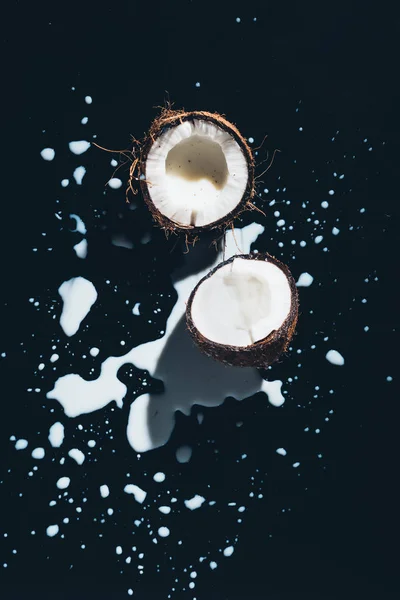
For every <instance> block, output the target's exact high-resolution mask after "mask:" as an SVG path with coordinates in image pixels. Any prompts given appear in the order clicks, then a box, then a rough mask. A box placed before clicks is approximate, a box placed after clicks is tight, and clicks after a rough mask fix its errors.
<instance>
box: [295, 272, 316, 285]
mask: <svg viewBox="0 0 400 600" xmlns="http://www.w3.org/2000/svg"><path fill="white" fill-rule="evenodd" d="M313 281H314V277H313V276H312V275H310V273H302V274H301V275H300V277H299V279H298V281H297V283H296V285H297V287H309V286H310V285H311V284H312V282H313Z"/></svg>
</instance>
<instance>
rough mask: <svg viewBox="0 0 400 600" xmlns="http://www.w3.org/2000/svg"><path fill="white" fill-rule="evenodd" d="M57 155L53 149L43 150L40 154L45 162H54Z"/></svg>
mask: <svg viewBox="0 0 400 600" xmlns="http://www.w3.org/2000/svg"><path fill="white" fill-rule="evenodd" d="M55 155H56V153H55V151H54V149H53V148H43V150H42V151H41V153H40V156H41V157H42V158H43V160H53V159H54V157H55Z"/></svg>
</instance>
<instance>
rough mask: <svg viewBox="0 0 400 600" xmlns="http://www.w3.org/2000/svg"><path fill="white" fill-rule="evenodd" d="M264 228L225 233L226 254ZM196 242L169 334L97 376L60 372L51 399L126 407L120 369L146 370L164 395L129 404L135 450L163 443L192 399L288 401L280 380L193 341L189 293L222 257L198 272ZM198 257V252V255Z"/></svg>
mask: <svg viewBox="0 0 400 600" xmlns="http://www.w3.org/2000/svg"><path fill="white" fill-rule="evenodd" d="M263 231H264V228H263V227H262V226H261V225H258V224H256V223H253V224H251V225H248V226H247V227H244V228H243V229H235V234H234V236H233V234H232V232H228V233H227V236H226V248H225V259H227V258H229V257H231V256H233V255H234V254H236V252H237V247H236V242H235V239H236V240H237V243H238V245H239V247H240V248H241V252H244V253H248V252H249V251H250V246H251V244H252V243H253V242H255V240H256V239H257V237H258V236H259V235H260V234H261V233H262V232H263ZM195 250H196V247H195V248H194V249H193V250H192V251H191V252H189V253H188V254H187V255H186V265H185V266H184V267H182V268H181V269H179V270H177V271H176V272H175V273H174V274H173V284H174V287H175V289H176V292H177V294H178V299H177V302H176V304H175V306H174V308H173V309H172V312H171V314H170V316H169V318H168V321H167V325H166V332H165V335H164V336H163V337H162V338H161V339H158V340H155V341H152V342H148V343H145V344H141V345H140V346H137V347H136V348H133V349H132V350H131V351H130V352H128V353H127V354H125V355H124V356H119V357H115V356H110V357H109V358H107V359H106V360H105V361H104V362H103V363H102V365H101V372H100V375H99V377H98V378H97V379H95V380H93V381H86V380H85V379H83V378H82V377H81V376H80V375H77V374H70V375H65V376H63V377H60V378H59V379H58V380H57V381H56V384H55V386H54V388H53V389H52V390H51V391H50V392H48V394H47V398H52V399H55V400H57V401H58V402H60V404H61V405H62V406H63V408H64V411H65V414H66V415H67V416H69V417H77V416H79V415H81V414H84V413H89V412H92V411H95V410H98V409H100V408H103V407H104V406H106V405H107V404H109V403H110V402H112V401H115V402H116V403H117V406H119V407H120V408H122V404H123V398H124V397H125V395H126V393H127V388H126V386H125V385H124V384H123V383H122V382H121V381H120V380H119V379H118V377H117V372H118V370H119V368H120V367H121V366H122V365H124V364H126V363H131V364H133V365H134V366H135V367H137V368H139V369H143V370H147V371H148V372H149V374H150V375H151V376H152V377H154V378H156V379H161V380H162V381H163V382H164V386H165V391H164V392H163V393H161V394H142V395H141V396H139V397H137V398H136V399H135V400H134V402H133V403H132V405H131V408H130V413H129V419H128V426H127V437H128V441H129V443H130V444H131V446H132V447H133V448H134V449H135V450H136V451H137V452H146V451H148V450H152V449H154V448H157V447H159V446H162V445H163V444H165V443H166V442H167V441H168V439H169V437H170V436H171V434H172V431H173V429H174V425H175V412H176V411H177V410H180V411H181V412H182V413H184V414H186V415H189V414H190V411H191V408H192V406H193V405H194V404H199V405H201V406H219V405H220V404H222V403H223V402H224V400H225V398H227V397H228V396H232V397H234V398H236V399H237V400H241V399H243V398H247V397H249V396H252V395H253V394H255V393H256V392H259V391H262V392H265V393H266V394H267V395H268V399H269V401H270V402H271V404H273V405H275V406H280V405H281V404H283V402H284V398H283V396H282V393H281V386H282V382H281V381H272V382H269V381H264V380H263V379H262V378H261V377H260V374H259V373H258V371H257V370H256V369H254V368H243V369H238V368H235V367H226V366H225V365H223V364H220V363H217V362H215V361H214V360H212V359H211V358H208V357H207V356H205V355H203V354H202V353H201V352H200V351H199V350H198V349H197V347H195V346H194V344H193V342H192V340H191V338H190V336H189V335H188V334H187V331H186V324H185V309H186V301H187V299H188V297H189V295H190V292H191V291H192V289H193V288H194V287H195V285H196V284H197V282H198V281H199V280H200V279H201V278H202V277H204V275H206V273H207V272H208V271H209V269H210V268H213V267H214V266H215V265H216V264H218V262H220V261H221V260H222V259H223V257H222V256H220V255H216V258H215V261H214V264H213V265H211V266H208V267H207V268H206V269H204V268H203V269H201V270H198V271H196V269H195V268H194V264H195V261H196V252H195ZM197 258H198V257H197Z"/></svg>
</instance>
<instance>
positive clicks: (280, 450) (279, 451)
mask: <svg viewBox="0 0 400 600" xmlns="http://www.w3.org/2000/svg"><path fill="white" fill-rule="evenodd" d="M276 453H277V454H280V455H281V456H286V454H287V452H286V450H285V448H277V449H276Z"/></svg>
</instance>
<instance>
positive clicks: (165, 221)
mask: <svg viewBox="0 0 400 600" xmlns="http://www.w3.org/2000/svg"><path fill="white" fill-rule="evenodd" d="M138 168H139V180H140V185H141V189H142V192H143V196H144V199H145V201H146V203H147V205H148V207H149V209H150V211H151V213H152V215H153V217H154V219H155V220H156V221H157V222H158V224H159V225H160V226H161V227H163V228H164V229H166V230H169V231H176V232H179V231H184V232H185V233H186V234H187V233H188V232H192V233H198V232H199V231H201V230H204V229H214V228H216V227H221V228H222V227H226V226H227V225H229V224H230V223H231V222H232V221H233V219H234V218H235V217H236V216H237V215H238V214H239V213H240V212H242V211H243V210H245V208H246V205H247V203H248V202H249V200H250V199H251V197H252V196H253V194H254V163H253V156H252V153H251V150H250V148H249V146H248V144H247V143H246V141H245V140H244V138H243V137H242V136H241V134H240V133H239V131H238V130H237V128H236V127H235V126H234V125H232V123H229V121H227V120H226V119H225V118H224V117H222V116H220V115H218V114H213V113H209V112H203V111H193V112H185V111H172V110H165V111H163V113H162V114H161V116H160V117H159V118H158V119H156V120H155V121H154V123H153V124H152V126H151V128H150V132H149V135H148V137H147V140H146V141H145V142H144V144H143V146H142V149H141V156H140V163H139V165H138ZM251 206H252V205H251Z"/></svg>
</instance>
